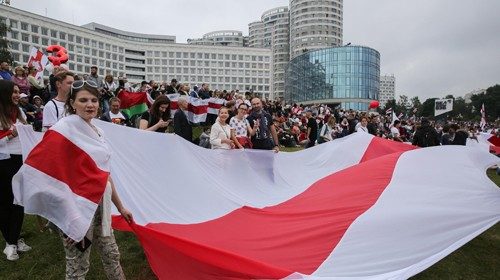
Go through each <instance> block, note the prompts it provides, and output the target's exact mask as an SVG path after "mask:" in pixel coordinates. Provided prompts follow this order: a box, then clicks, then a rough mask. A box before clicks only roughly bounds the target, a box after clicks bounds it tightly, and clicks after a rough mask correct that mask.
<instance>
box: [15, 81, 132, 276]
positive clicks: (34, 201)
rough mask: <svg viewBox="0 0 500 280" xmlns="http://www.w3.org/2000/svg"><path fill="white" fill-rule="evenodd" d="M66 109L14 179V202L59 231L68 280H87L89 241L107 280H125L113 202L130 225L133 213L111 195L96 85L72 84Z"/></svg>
mask: <svg viewBox="0 0 500 280" xmlns="http://www.w3.org/2000/svg"><path fill="white" fill-rule="evenodd" d="M65 107H66V108H65V109H66V112H67V114H68V116H67V117H65V118H63V119H61V120H60V121H58V122H57V123H56V124H55V125H54V126H52V127H51V128H50V129H49V130H48V131H47V132H46V133H45V135H44V137H43V139H42V141H41V142H40V143H39V144H38V145H36V146H35V147H34V148H33V150H32V151H31V152H30V154H29V156H28V158H27V159H26V161H25V163H24V165H23V166H22V167H21V170H20V171H19V172H18V174H16V175H15V177H14V179H13V191H14V196H15V202H16V203H17V204H20V205H24V206H25V210H26V212H27V213H32V214H37V215H40V216H43V217H45V218H47V219H48V220H49V221H51V222H52V223H54V224H55V225H56V226H57V227H58V228H59V229H60V230H61V235H62V238H63V245H64V250H65V253H66V279H85V275H86V274H87V272H88V271H89V267H90V263H89V257H90V245H91V244H92V243H93V244H95V245H96V246H97V247H98V249H99V251H100V255H101V258H102V261H103V265H104V270H105V272H106V275H107V277H108V279H125V276H124V274H123V270H122V268H121V265H120V253H119V251H118V246H117V244H116V241H115V238H114V235H113V231H112V229H111V202H113V204H114V205H115V206H116V208H117V209H118V211H119V212H120V214H121V215H122V217H123V218H124V219H125V220H126V221H127V222H129V223H130V222H132V214H131V213H130V212H129V211H128V210H127V209H125V208H124V207H123V205H122V203H121V201H120V198H119V197H118V194H117V193H116V191H115V187H114V184H113V181H112V180H111V177H110V176H109V169H110V168H109V163H110V157H111V152H110V148H109V146H108V144H107V142H106V139H105V136H104V135H103V131H102V130H101V129H99V128H97V127H96V126H94V124H93V120H94V118H95V117H96V116H97V113H98V109H99V92H98V90H97V85H96V84H95V83H93V82H92V81H83V80H78V81H75V82H74V83H73V85H72V86H71V90H70V94H69V97H68V99H67V101H66V105H65ZM34 179H36V180H34Z"/></svg>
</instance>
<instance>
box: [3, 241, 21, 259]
mask: <svg viewBox="0 0 500 280" xmlns="http://www.w3.org/2000/svg"><path fill="white" fill-rule="evenodd" d="M3 253H4V254H5V255H6V256H7V259H8V260H9V261H16V260H18V259H19V255H18V254H17V246H16V245H8V244H7V245H6V246H5V249H3Z"/></svg>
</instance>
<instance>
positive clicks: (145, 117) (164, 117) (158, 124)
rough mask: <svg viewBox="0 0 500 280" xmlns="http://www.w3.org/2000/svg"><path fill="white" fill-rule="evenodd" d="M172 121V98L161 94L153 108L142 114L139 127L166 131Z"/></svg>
mask: <svg viewBox="0 0 500 280" xmlns="http://www.w3.org/2000/svg"><path fill="white" fill-rule="evenodd" d="M171 122H172V119H170V99H168V98H167V97H166V96H164V95H161V96H158V98H156V100H155V102H154V103H153V105H151V109H149V111H146V112H144V113H143V114H142V116H141V120H140V121H139V129H143V130H147V131H155V132H162V133H165V132H167V129H168V126H169V125H170V123H171Z"/></svg>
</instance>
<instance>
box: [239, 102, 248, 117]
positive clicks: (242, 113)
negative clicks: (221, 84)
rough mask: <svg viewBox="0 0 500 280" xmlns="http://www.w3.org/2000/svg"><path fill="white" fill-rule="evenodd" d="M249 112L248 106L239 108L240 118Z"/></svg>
mask: <svg viewBox="0 0 500 280" xmlns="http://www.w3.org/2000/svg"><path fill="white" fill-rule="evenodd" d="M247 111H248V108H247V106H244V105H241V106H240V107H238V116H240V117H242V116H245V115H246V114H247Z"/></svg>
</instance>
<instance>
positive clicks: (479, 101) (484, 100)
mask: <svg viewBox="0 0 500 280" xmlns="http://www.w3.org/2000/svg"><path fill="white" fill-rule="evenodd" d="M471 101H472V106H474V109H475V112H474V115H475V118H477V117H478V116H479V117H481V113H480V112H481V106H482V105H483V104H484V108H485V110H486V121H488V122H492V121H495V120H496V119H498V118H500V85H498V84H497V85H494V86H492V87H489V88H488V89H487V90H486V93H481V94H477V95H473V96H472V97H471ZM471 111H472V109H471Z"/></svg>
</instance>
